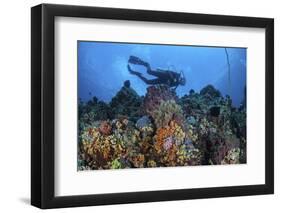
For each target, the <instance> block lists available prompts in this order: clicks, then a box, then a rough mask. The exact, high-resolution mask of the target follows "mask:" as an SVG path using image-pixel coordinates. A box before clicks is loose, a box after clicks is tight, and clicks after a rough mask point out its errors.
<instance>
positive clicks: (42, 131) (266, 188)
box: [31, 4, 274, 209]
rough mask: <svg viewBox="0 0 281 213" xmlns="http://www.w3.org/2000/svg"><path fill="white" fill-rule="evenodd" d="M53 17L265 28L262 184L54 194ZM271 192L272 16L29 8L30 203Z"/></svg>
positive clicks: (84, 203)
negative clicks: (93, 193) (263, 164)
mask: <svg viewBox="0 0 281 213" xmlns="http://www.w3.org/2000/svg"><path fill="white" fill-rule="evenodd" d="M58 16H64V17H83V18H101V19H115V20H132V21H147V22H162V23H182V24H200V25H218V26H237V27H251V28H264V29H265V32H266V41H265V43H266V48H265V51H266V52H265V61H266V64H265V76H266V78H265V85H266V86H265V89H266V97H265V98H266V99H265V100H266V110H265V115H266V118H265V121H266V124H265V126H266V128H265V131H266V136H265V161H266V162H265V184H262V185H246V186H229V187H227V186H226V187H214V188H198V189H178V190H164V191H145V192H130V193H112V194H95V195H78V196H77V195H73V196H61V197H56V196H55V195H54V189H55V182H54V177H55V171H54V163H55V161H54V157H55V156H54V149H55V146H54V143H55V140H54V131H55V114H54V113H55V107H54V105H55V99H54V95H55V85H54V78H55V75H54V72H55V69H54V59H55V54H54V50H55V47H54V21H55V17H58ZM272 193H274V20H273V19H270V18H254V17H239V16H224V15H208V14H193V13H178V12H164V11H147V10H131V9H113V8H102V7H86V6H67V5H53V4H41V5H38V6H35V7H32V8H31V204H32V205H34V206H37V207H39V208H43V209H46V208H60V207H75V206H90V205H105V204H121V203H138V202H154V201H169V200H182V199H198V198H217V197H228V196H246V195H260V194H272Z"/></svg>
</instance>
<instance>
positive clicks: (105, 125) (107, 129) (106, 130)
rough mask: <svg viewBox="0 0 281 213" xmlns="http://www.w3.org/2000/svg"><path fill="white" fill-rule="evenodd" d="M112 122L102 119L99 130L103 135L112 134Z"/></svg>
mask: <svg viewBox="0 0 281 213" xmlns="http://www.w3.org/2000/svg"><path fill="white" fill-rule="evenodd" d="M111 129H112V128H111V124H110V123H109V122H108V121H102V122H101V124H100V127H99V131H100V133H101V134H103V135H110V134H111Z"/></svg>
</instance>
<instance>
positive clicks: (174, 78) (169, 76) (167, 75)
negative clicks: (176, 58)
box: [127, 56, 186, 89]
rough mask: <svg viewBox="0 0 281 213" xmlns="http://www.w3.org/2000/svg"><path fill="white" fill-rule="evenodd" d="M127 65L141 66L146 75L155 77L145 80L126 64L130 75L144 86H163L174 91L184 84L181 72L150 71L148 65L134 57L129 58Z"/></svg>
mask: <svg viewBox="0 0 281 213" xmlns="http://www.w3.org/2000/svg"><path fill="white" fill-rule="evenodd" d="M128 63H131V64H136V65H142V66H144V67H145V68H146V72H147V74H149V75H153V76H155V77H157V78H155V79H147V78H145V77H143V76H142V74H141V73H140V72H137V71H134V70H132V68H131V67H130V65H129V64H128V65H127V68H128V71H129V72H130V73H131V74H133V75H136V76H138V77H139V78H140V79H141V80H143V81H144V82H145V83H146V84H150V85H158V84H164V85H167V86H168V87H174V89H176V88H177V87H178V86H179V85H182V86H184V85H185V83H186V80H185V77H184V75H183V73H182V72H181V73H177V72H174V71H171V70H162V69H156V70H152V69H151V67H150V65H149V63H147V62H145V61H143V60H141V59H140V58H138V57H136V56H130V58H129V60H128Z"/></svg>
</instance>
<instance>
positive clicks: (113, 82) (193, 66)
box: [78, 41, 247, 106]
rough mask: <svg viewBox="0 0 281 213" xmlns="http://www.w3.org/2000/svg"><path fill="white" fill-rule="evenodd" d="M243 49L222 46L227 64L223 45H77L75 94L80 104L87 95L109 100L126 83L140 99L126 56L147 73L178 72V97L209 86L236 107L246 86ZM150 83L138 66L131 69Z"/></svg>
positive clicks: (140, 84) (143, 88)
mask: <svg viewBox="0 0 281 213" xmlns="http://www.w3.org/2000/svg"><path fill="white" fill-rule="evenodd" d="M246 51H247V49H246V48H229V47H228V48H227V52H228V55H229V63H230V81H229V73H228V63H227V57H226V53H225V48H223V47H201V46H175V45H147V44H128V43H110V42H88V41H87V42H86V41H79V42H78V93H79V94H78V95H79V98H80V99H81V100H82V101H87V100H89V99H91V98H92V97H93V96H96V97H97V98H98V99H100V100H103V101H105V102H109V101H110V100H111V98H112V97H113V96H115V94H116V93H117V92H118V91H119V90H120V88H121V87H122V86H123V83H124V81H126V80H130V82H131V87H132V88H133V89H135V91H136V92H137V93H138V94H139V95H145V93H146V88H147V85H146V84H145V83H144V82H143V81H142V80H141V79H139V78H138V77H137V76H135V75H131V74H130V73H129V72H128V70H127V64H128V59H129V57H130V55H134V56H137V57H139V58H141V59H142V60H144V61H147V62H148V63H150V66H151V68H152V69H156V68H163V69H170V70H175V71H177V72H180V71H181V70H182V72H183V73H184V75H185V77H186V80H187V82H186V84H185V85H184V86H178V88H177V90H176V92H177V94H178V96H180V97H181V96H183V95H185V94H188V93H189V90H190V89H193V90H195V91H196V92H199V91H200V90H201V89H202V88H203V87H205V86H206V85H208V84H212V85H213V86H214V87H215V88H217V89H219V90H220V91H221V93H222V94H223V95H230V97H231V98H232V101H233V105H235V106H239V104H240V103H241V102H242V100H243V98H244V88H245V86H246ZM132 67H133V68H134V70H137V71H140V72H142V73H143V76H144V77H147V78H148V79H153V78H154V77H153V76H150V75H148V74H147V73H146V70H145V68H144V67H142V66H137V65H134V66H132Z"/></svg>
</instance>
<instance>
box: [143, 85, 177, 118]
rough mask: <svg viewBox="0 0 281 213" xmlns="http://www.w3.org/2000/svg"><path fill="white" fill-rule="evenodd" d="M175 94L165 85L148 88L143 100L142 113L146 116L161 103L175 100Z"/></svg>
mask: <svg viewBox="0 0 281 213" xmlns="http://www.w3.org/2000/svg"><path fill="white" fill-rule="evenodd" d="M176 99H177V97H176V94H175V92H174V91H172V89H171V88H169V87H167V86H165V85H157V86H150V87H148V88H147V93H146V95H145V97H144V100H143V106H144V111H145V113H147V114H148V115H151V113H152V112H153V111H154V110H155V109H156V108H157V107H158V106H159V105H160V103H161V102H162V101H168V100H176Z"/></svg>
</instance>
